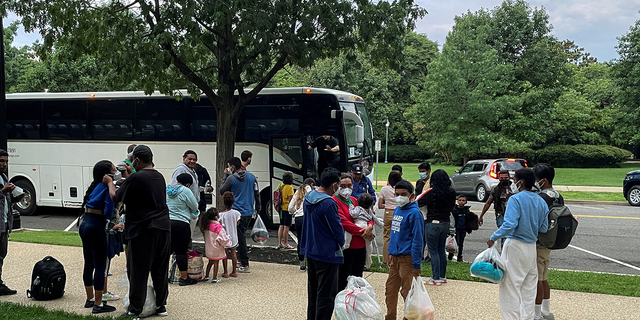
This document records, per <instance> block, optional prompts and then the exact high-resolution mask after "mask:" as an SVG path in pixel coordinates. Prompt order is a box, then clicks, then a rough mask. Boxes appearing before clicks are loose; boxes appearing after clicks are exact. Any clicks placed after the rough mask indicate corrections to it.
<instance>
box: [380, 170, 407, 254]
mask: <svg viewBox="0 0 640 320" xmlns="http://www.w3.org/2000/svg"><path fill="white" fill-rule="evenodd" d="M400 181H402V176H401V175H400V172H398V171H395V170H394V171H391V172H389V177H388V178H387V185H386V186H384V187H382V189H380V201H379V202H378V208H380V209H384V216H383V218H382V222H383V223H384V227H383V229H382V237H383V240H384V244H383V245H382V257H383V259H384V258H386V257H387V256H388V255H389V251H388V248H389V239H390V237H391V219H392V218H393V211H394V210H396V207H397V206H398V204H397V203H396V198H395V197H396V196H395V194H396V190H395V186H396V184H397V183H398V182H400ZM385 263H386V262H385Z"/></svg>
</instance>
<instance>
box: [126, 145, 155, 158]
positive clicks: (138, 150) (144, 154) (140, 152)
mask: <svg viewBox="0 0 640 320" xmlns="http://www.w3.org/2000/svg"><path fill="white" fill-rule="evenodd" d="M131 155H132V156H134V157H136V158H139V159H140V160H141V161H143V162H146V163H151V161H153V152H151V148H149V147H147V146H145V145H143V144H139V145H137V146H136V147H135V148H133V151H131Z"/></svg>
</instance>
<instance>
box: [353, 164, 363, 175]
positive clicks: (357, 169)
mask: <svg viewBox="0 0 640 320" xmlns="http://www.w3.org/2000/svg"><path fill="white" fill-rule="evenodd" d="M351 171H352V172H353V173H362V165H359V164H354V165H353V166H352V167H351Z"/></svg>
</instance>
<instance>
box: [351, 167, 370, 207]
mask: <svg viewBox="0 0 640 320" xmlns="http://www.w3.org/2000/svg"><path fill="white" fill-rule="evenodd" d="M351 176H352V177H353V193H352V194H351V195H352V196H353V197H354V198H356V199H358V198H360V195H361V194H363V193H368V194H370V195H371V196H372V197H373V203H375V202H376V189H374V188H373V184H371V180H369V178H367V177H366V176H365V175H364V174H363V168H362V165H360V164H354V165H353V166H352V167H351Z"/></svg>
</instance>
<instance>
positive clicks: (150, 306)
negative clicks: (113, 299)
mask: <svg viewBox="0 0 640 320" xmlns="http://www.w3.org/2000/svg"><path fill="white" fill-rule="evenodd" d="M120 284H121V285H123V286H124V287H126V288H127V294H126V295H125V296H124V298H123V299H122V302H123V304H124V309H125V310H128V309H129V304H130V302H129V279H128V278H127V274H124V275H123V276H122V280H121V281H120ZM154 314H156V292H155V291H154V290H153V286H152V285H151V284H149V283H147V299H146V300H145V301H144V306H142V312H141V313H140V314H139V316H140V317H142V318H143V317H149V316H152V315H154Z"/></svg>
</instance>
